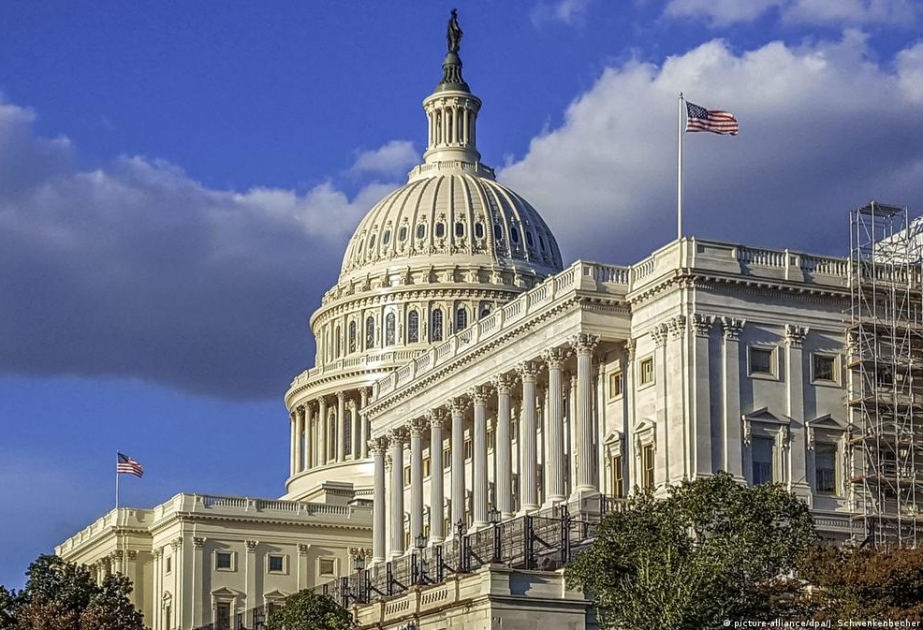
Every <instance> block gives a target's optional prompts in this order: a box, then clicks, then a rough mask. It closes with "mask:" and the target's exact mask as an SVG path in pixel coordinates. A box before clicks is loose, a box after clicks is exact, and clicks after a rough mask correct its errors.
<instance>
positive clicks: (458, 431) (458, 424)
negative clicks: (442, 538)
mask: <svg viewBox="0 0 923 630" xmlns="http://www.w3.org/2000/svg"><path fill="white" fill-rule="evenodd" d="M466 406H467V401H466V400H465V399H464V398H452V399H450V400H449V401H448V407H449V411H450V412H451V414H452V437H451V439H452V488H451V490H452V521H451V523H450V525H451V527H452V528H453V530H452V532H451V533H454V527H455V526H456V525H457V524H458V523H459V522H462V523H467V520H466V519H465V407H466Z"/></svg>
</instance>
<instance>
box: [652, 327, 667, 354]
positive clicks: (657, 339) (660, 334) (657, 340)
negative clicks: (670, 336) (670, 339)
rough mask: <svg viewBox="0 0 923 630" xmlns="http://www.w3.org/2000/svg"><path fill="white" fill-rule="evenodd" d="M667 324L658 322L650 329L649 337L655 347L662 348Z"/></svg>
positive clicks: (665, 338) (665, 340) (665, 337)
mask: <svg viewBox="0 0 923 630" xmlns="http://www.w3.org/2000/svg"><path fill="white" fill-rule="evenodd" d="M667 330H668V328H667V325H666V324H658V325H657V326H654V328H653V329H651V339H653V340H654V346H656V347H657V348H662V347H663V345H664V344H665V343H666V342H667Z"/></svg>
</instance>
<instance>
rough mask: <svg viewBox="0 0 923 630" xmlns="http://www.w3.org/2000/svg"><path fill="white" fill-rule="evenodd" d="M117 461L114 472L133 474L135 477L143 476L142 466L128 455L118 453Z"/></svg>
mask: <svg viewBox="0 0 923 630" xmlns="http://www.w3.org/2000/svg"><path fill="white" fill-rule="evenodd" d="M118 456H119V457H118V463H117V464H116V467H115V472H116V473H124V474H126V475H134V476H135V477H143V476H144V468H142V467H141V464H140V463H139V462H137V461H135V460H133V459H132V458H131V457H129V456H128V455H123V454H122V453H119V454H118Z"/></svg>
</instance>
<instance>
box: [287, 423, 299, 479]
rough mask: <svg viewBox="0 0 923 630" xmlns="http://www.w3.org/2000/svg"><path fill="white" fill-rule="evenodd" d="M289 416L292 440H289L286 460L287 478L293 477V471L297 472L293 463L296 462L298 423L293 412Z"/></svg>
mask: <svg viewBox="0 0 923 630" xmlns="http://www.w3.org/2000/svg"><path fill="white" fill-rule="evenodd" d="M289 416H290V417H291V420H292V421H291V429H292V439H291V449H290V453H289V458H288V461H289V466H288V469H289V471H288V476H289V477H294V476H295V471H296V470H298V469H297V468H296V467H295V462H296V460H297V458H296V457H295V446H296V445H297V444H298V421H297V416H296V414H295V412H294V411H293V412H291V413H290V414H289Z"/></svg>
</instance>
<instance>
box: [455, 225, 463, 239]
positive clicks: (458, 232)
mask: <svg viewBox="0 0 923 630" xmlns="http://www.w3.org/2000/svg"><path fill="white" fill-rule="evenodd" d="M464 235H465V224H464V223H462V222H461V221H459V222H458V223H456V224H455V236H458V237H462V236H464Z"/></svg>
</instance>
